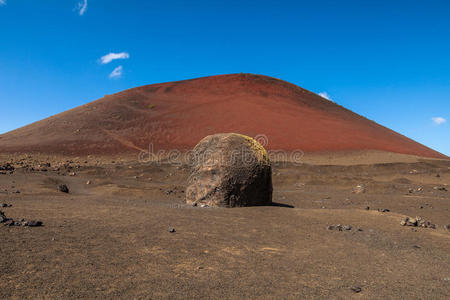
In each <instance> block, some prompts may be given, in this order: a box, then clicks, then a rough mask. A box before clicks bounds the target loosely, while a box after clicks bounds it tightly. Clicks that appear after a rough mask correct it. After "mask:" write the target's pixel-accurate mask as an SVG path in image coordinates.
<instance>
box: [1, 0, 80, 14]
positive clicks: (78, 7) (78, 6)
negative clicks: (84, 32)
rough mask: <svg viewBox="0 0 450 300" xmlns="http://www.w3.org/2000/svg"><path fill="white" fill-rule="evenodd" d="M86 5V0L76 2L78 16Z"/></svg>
mask: <svg viewBox="0 0 450 300" xmlns="http://www.w3.org/2000/svg"><path fill="white" fill-rule="evenodd" d="M0 1H1V0H0ZM87 5H88V3H87V0H82V1H80V2H78V4H77V6H76V8H75V9H76V10H77V11H78V13H79V14H80V16H82V15H84V13H85V12H86V10H87Z"/></svg>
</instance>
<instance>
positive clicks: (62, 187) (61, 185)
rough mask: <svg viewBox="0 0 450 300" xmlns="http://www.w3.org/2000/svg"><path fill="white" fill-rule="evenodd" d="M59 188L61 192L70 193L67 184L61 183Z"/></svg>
mask: <svg viewBox="0 0 450 300" xmlns="http://www.w3.org/2000/svg"><path fill="white" fill-rule="evenodd" d="M58 189H59V191H60V192H63V193H69V188H68V187H67V185H65V184H60V185H59V186H58Z"/></svg>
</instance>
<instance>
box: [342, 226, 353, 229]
mask: <svg viewBox="0 0 450 300" xmlns="http://www.w3.org/2000/svg"><path fill="white" fill-rule="evenodd" d="M342 228H343V229H344V230H352V226H350V225H344V226H343V227H342Z"/></svg>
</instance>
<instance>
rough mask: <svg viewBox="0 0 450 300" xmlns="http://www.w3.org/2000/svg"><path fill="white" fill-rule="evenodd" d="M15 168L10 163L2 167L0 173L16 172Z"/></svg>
mask: <svg viewBox="0 0 450 300" xmlns="http://www.w3.org/2000/svg"><path fill="white" fill-rule="evenodd" d="M14 170H15V168H14V166H12V165H11V164H10V163H7V164H5V165H3V166H0V171H14Z"/></svg>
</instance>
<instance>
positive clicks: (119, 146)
mask: <svg viewBox="0 0 450 300" xmlns="http://www.w3.org/2000/svg"><path fill="white" fill-rule="evenodd" d="M219 132H238V133H243V134H246V135H249V136H255V135H258V134H264V135H266V136H267V137H268V142H269V143H268V145H267V148H269V149H283V150H296V149H300V150H303V151H306V152H308V151H340V150H369V149H370V150H384V151H390V152H397V153H404V154H412V155H419V156H426V157H436V158H438V157H441V158H445V157H446V156H444V155H442V154H440V153H438V152H436V151H434V150H432V149H430V148H427V147H425V146H423V145H421V144H419V143H416V142H414V141H413V140H411V139H408V138H406V137H404V136H402V135H400V134H398V133H396V132H393V131H391V130H389V129H387V128H385V127H383V126H380V125H378V124H376V123H374V122H372V121H369V120H367V119H365V118H363V117H361V116H359V115H357V114H355V113H353V112H351V111H349V110H347V109H345V108H343V107H340V106H338V105H336V104H335V103H333V102H330V101H328V100H325V99H323V98H322V97H320V96H318V95H316V94H314V93H312V92H309V91H307V90H305V89H302V88H300V87H298V86H295V85H293V84H290V83H288V82H285V81H282V80H278V79H275V78H271V77H267V76H261V75H251V74H233V75H221V76H212V77H205V78H199V79H192V80H185V81H179V82H171V83H162V84H153V85H147V86H142V87H138V88H133V89H130V90H126V91H123V92H120V93H117V94H114V95H108V96H105V97H104V98H101V99H99V100H97V101H94V102H91V103H88V104H86V105H82V106H79V107H77V108H75V109H72V110H69V111H66V112H63V113H61V114H58V115H55V116H53V117H50V118H48V119H44V120H42V121H39V122H36V123H33V124H31V125H28V126H25V127H23V128H20V129H17V130H14V131H11V132H8V133H6V134H3V135H1V136H0V151H1V152H35V151H39V152H44V153H64V154H77V155H81V154H102V153H103V154H112V153H122V152H130V151H139V150H141V149H148V147H149V144H153V146H154V149H155V150H158V149H165V150H170V149H180V150H185V149H191V148H192V147H193V146H194V145H195V144H196V143H197V142H198V141H200V139H202V138H203V137H205V136H206V135H208V134H213V133H219Z"/></svg>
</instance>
